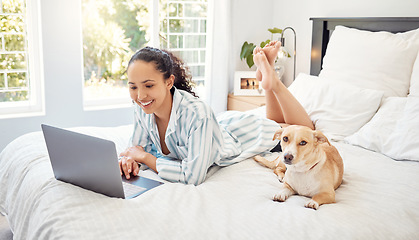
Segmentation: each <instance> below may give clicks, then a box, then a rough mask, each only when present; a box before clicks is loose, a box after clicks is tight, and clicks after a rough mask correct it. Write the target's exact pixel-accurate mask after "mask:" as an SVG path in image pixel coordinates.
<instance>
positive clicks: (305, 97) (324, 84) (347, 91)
mask: <svg viewBox="0 0 419 240" xmlns="http://www.w3.org/2000/svg"><path fill="white" fill-rule="evenodd" d="M289 90H290V92H291V93H292V94H293V95H294V96H295V98H296V99H297V100H298V101H299V102H300V103H301V105H302V106H303V107H304V109H305V110H306V111H307V113H308V114H309V116H310V119H311V120H312V121H313V123H314V124H315V126H316V129H318V130H320V131H322V132H323V133H324V134H326V136H327V137H328V138H329V139H333V140H342V139H343V138H344V137H346V136H349V135H351V134H353V133H355V132H356V131H358V130H359V129H360V128H361V127H362V126H363V125H364V124H365V123H367V122H368V121H369V120H370V119H371V118H372V117H373V115H374V114H375V113H376V111H377V109H378V107H379V105H380V102H381V99H382V97H383V94H384V92H382V91H377V90H371V89H365V88H364V89H362V88H358V87H355V86H351V85H348V84H345V83H341V82H334V81H330V80H327V79H323V78H320V77H316V76H310V75H307V74H302V73H300V74H299V75H298V77H297V78H296V79H295V81H294V82H293V83H292V84H291V86H290V87H289Z"/></svg>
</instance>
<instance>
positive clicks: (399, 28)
mask: <svg viewBox="0 0 419 240" xmlns="http://www.w3.org/2000/svg"><path fill="white" fill-rule="evenodd" d="M310 20H312V21H313V33H312V44H311V68H310V74H311V75H315V76H318V75H319V73H320V70H321V67H322V63H323V57H324V55H325V53H326V48H327V43H328V42H329V38H330V36H331V34H332V31H333V30H334V29H335V27H336V26H338V25H343V26H347V27H352V28H357V29H361V30H368V31H373V32H377V31H388V32H392V33H397V32H406V31H410V30H413V29H417V28H419V17H367V18H310Z"/></svg>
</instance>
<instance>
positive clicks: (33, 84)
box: [0, 0, 45, 119]
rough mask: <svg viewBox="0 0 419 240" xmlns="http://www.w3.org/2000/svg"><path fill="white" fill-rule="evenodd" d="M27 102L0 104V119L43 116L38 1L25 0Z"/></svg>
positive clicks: (42, 79)
mask: <svg viewBox="0 0 419 240" xmlns="http://www.w3.org/2000/svg"><path fill="white" fill-rule="evenodd" d="M25 4H26V7H25V10H26V15H25V28H26V29H25V31H26V43H25V45H26V56H27V61H26V63H27V78H28V81H29V83H28V85H29V86H28V90H29V94H30V95H29V100H27V101H16V102H0V119H4V118H15V117H28V116H39V115H45V102H44V93H43V89H44V77H43V69H44V67H43V57H42V36H41V32H42V31H41V15H40V0H25Z"/></svg>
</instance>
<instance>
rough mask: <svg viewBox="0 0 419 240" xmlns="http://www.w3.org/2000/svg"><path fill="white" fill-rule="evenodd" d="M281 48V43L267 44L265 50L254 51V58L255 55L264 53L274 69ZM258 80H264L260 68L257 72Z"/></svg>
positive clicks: (257, 49) (272, 42)
mask: <svg viewBox="0 0 419 240" xmlns="http://www.w3.org/2000/svg"><path fill="white" fill-rule="evenodd" d="M279 48H281V42H278V41H271V42H269V43H268V44H266V46H264V47H263V48H260V47H255V49H254V50H253V56H254V55H255V53H257V52H260V51H263V52H264V53H265V55H266V58H267V59H268V62H269V65H271V66H272V67H274V64H275V59H276V56H277V55H278V52H279ZM253 61H254V59H253ZM256 80H258V81H261V80H262V75H261V72H260V70H259V68H258V69H257V70H256Z"/></svg>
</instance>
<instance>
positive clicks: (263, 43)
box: [260, 39, 271, 48]
mask: <svg viewBox="0 0 419 240" xmlns="http://www.w3.org/2000/svg"><path fill="white" fill-rule="evenodd" d="M270 42H271V40H269V39H268V40H266V41H264V42H261V43H260V47H261V48H263V47H264V46H266V44H268V43H270Z"/></svg>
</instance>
